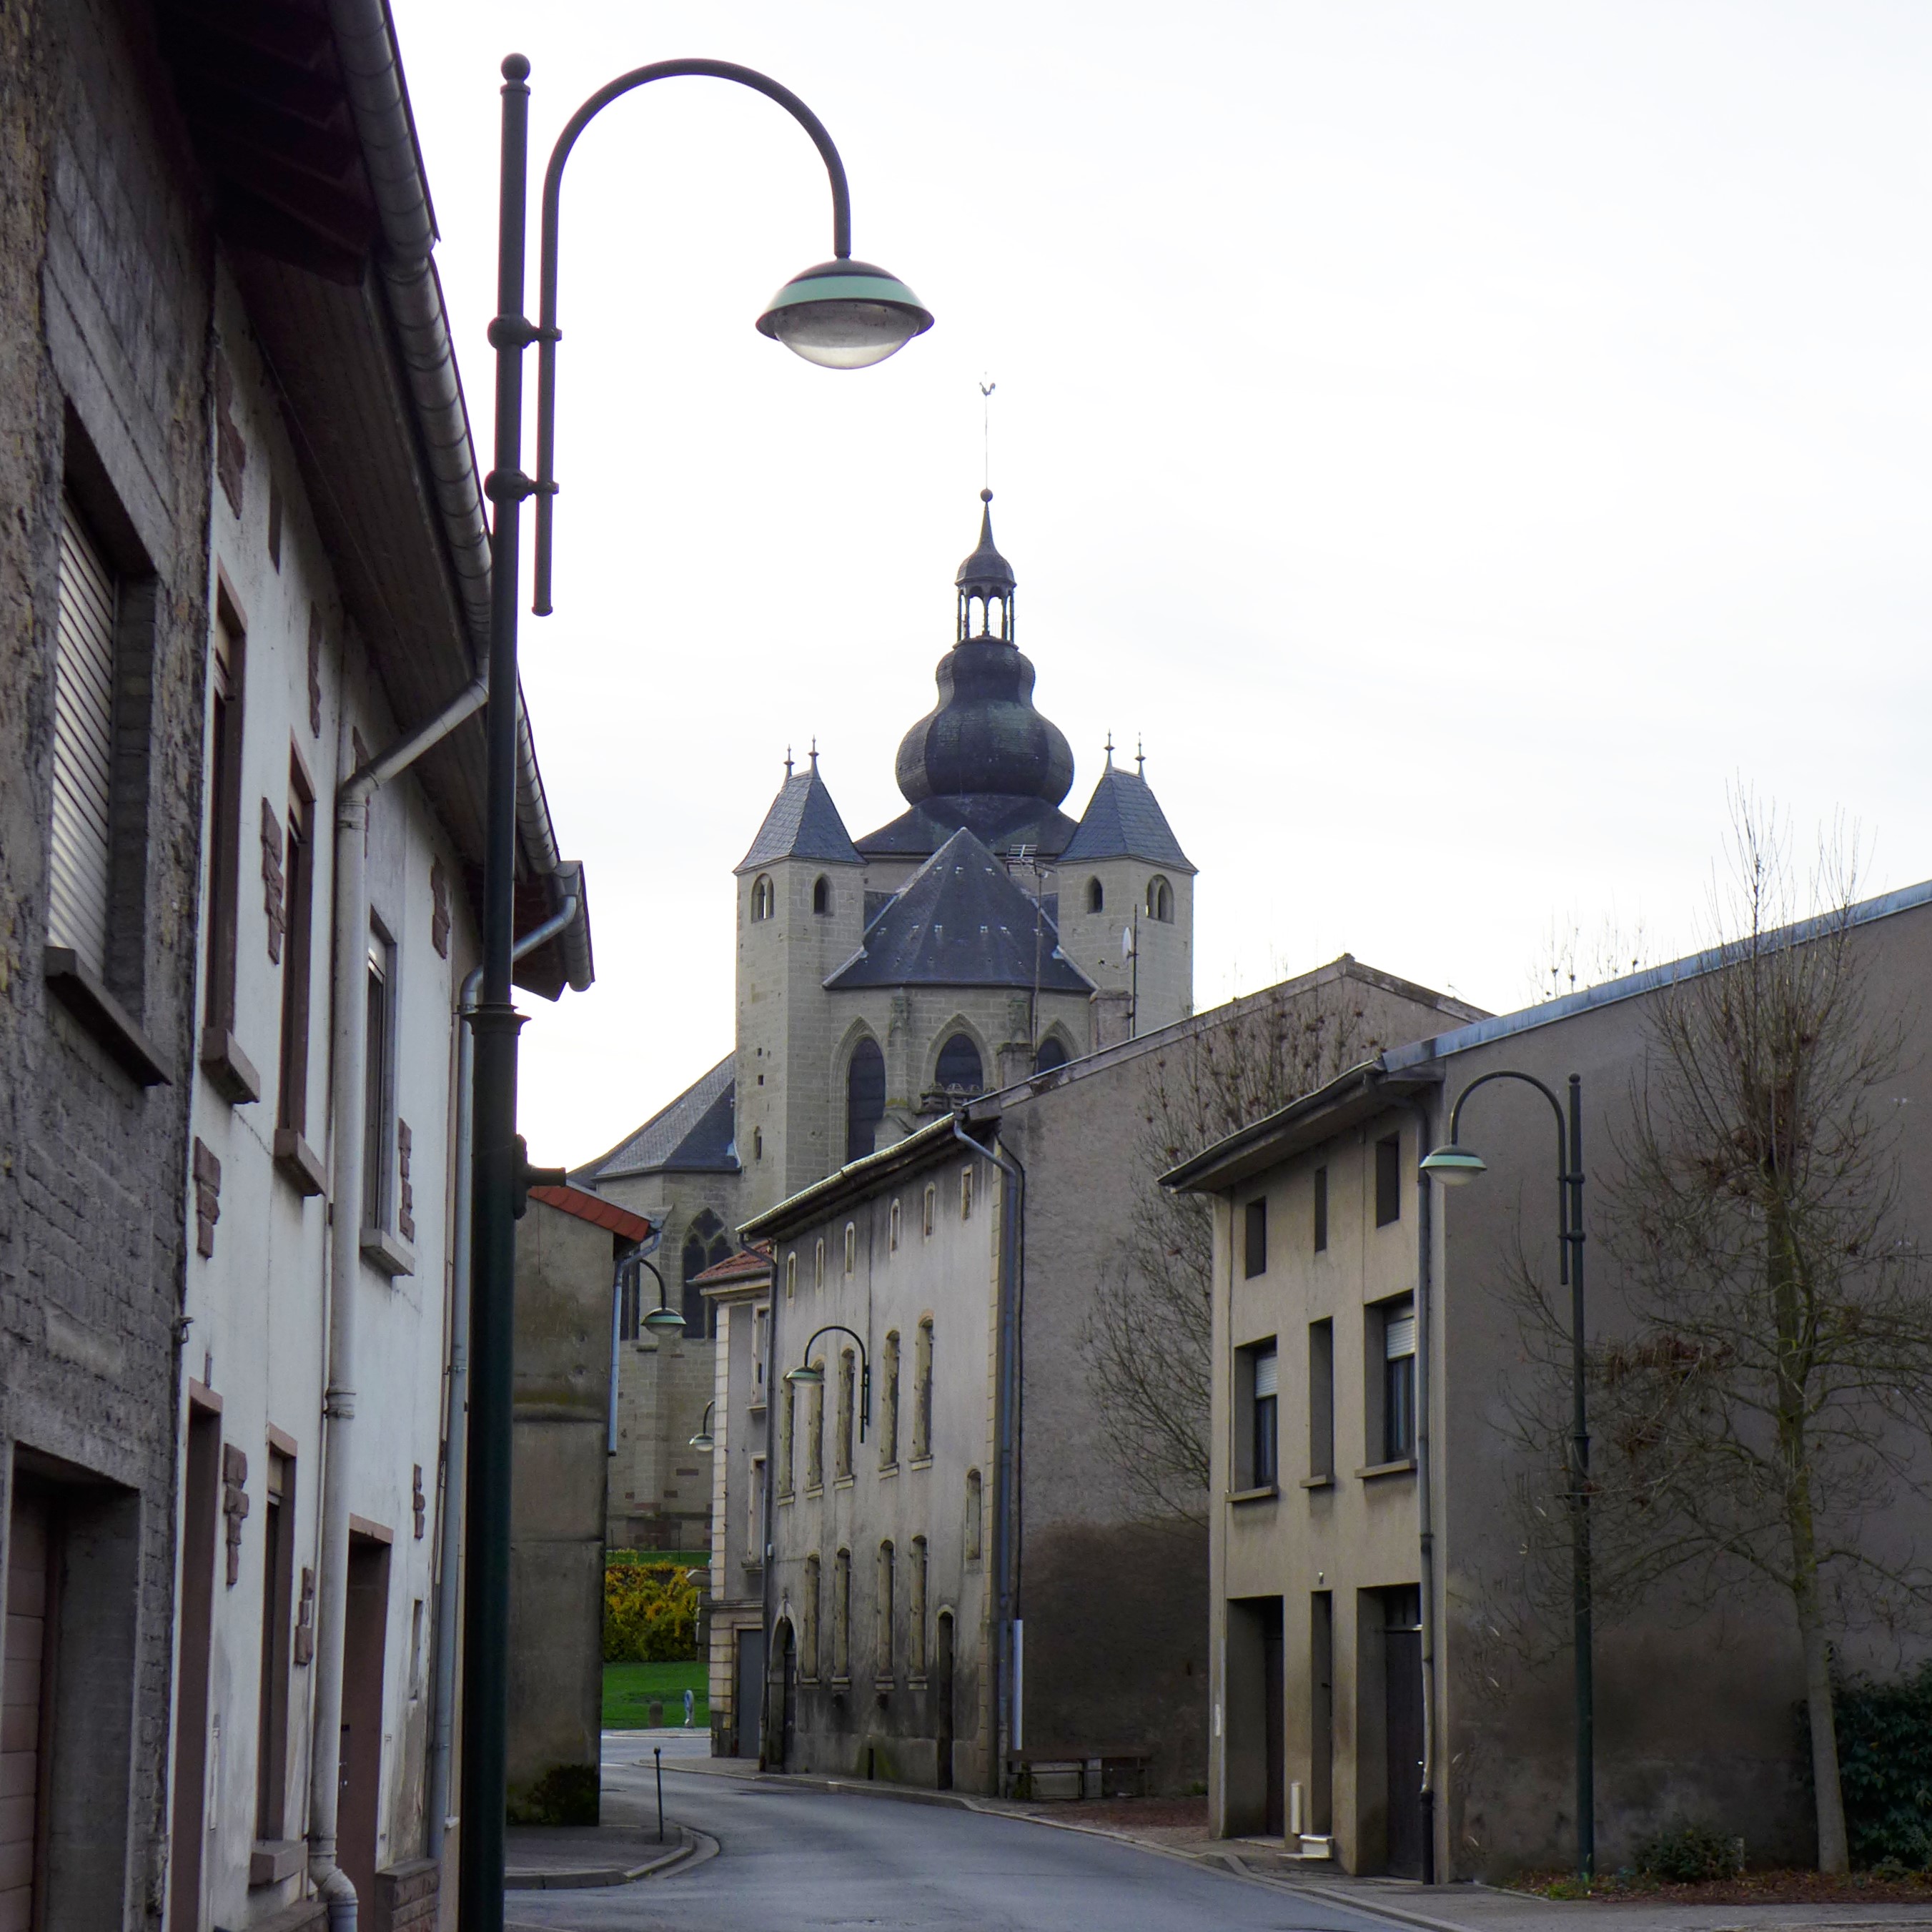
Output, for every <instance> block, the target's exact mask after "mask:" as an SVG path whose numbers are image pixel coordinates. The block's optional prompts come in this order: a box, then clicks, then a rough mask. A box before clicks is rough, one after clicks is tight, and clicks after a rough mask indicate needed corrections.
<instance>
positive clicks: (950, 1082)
mask: <svg viewBox="0 0 1932 1932" xmlns="http://www.w3.org/2000/svg"><path fill="white" fill-rule="evenodd" d="M938 1078H939V1084H940V1085H941V1086H942V1087H943V1088H945V1090H946V1091H947V1093H949V1094H981V1093H984V1092H985V1091H986V1073H985V1070H984V1069H983V1067H981V1065H980V1049H978V1048H977V1046H974V1044H973V1043H972V1041H971V1040H970V1039H968V1037H967V1036H966V1035H965V1034H963V1033H956V1034H953V1036H952V1037H950V1039H949V1040H947V1043H946V1044H945V1045H944V1046H942V1047H941V1049H939V1072H938Z"/></svg>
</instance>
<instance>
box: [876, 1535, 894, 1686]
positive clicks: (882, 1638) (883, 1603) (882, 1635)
mask: <svg viewBox="0 0 1932 1932" xmlns="http://www.w3.org/2000/svg"><path fill="white" fill-rule="evenodd" d="M894 1562H895V1557H894V1553H893V1550H892V1545H891V1544H889V1543H882V1544H880V1545H879V1575H878V1586H879V1600H878V1619H879V1624H878V1649H877V1656H878V1666H877V1668H878V1674H879V1675H880V1676H881V1677H889V1676H891V1675H892V1612H893V1610H894V1604H893V1603H892V1586H893V1583H894V1582H895V1577H894V1575H893V1564H894Z"/></svg>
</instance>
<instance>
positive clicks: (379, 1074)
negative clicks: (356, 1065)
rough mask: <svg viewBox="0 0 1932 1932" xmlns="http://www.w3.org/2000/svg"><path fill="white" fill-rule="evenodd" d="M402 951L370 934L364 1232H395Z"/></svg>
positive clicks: (366, 1005)
mask: <svg viewBox="0 0 1932 1932" xmlns="http://www.w3.org/2000/svg"><path fill="white" fill-rule="evenodd" d="M395 973H396V949H395V945H394V944H393V943H392V941H390V940H389V938H388V937H387V936H386V935H385V934H384V933H383V932H382V930H381V929H380V928H377V929H373V930H372V931H371V933H370V935H369V956H368V967H367V969H366V971H365V980H364V998H363V1028H362V1052H363V1061H362V1226H364V1227H365V1228H380V1229H387V1228H388V1226H389V1206H390V1202H389V1196H390V1191H391V1190H390V1187H389V1176H390V1173H391V1169H392V1163H391V1160H390V1154H389V1150H390V1145H391V1143H392V1142H393V1140H394V1139H395V1092H396V1083H395V1055H394V1053H393V1051H392V1049H393V1046H394V1043H395V1037H396V989H395Z"/></svg>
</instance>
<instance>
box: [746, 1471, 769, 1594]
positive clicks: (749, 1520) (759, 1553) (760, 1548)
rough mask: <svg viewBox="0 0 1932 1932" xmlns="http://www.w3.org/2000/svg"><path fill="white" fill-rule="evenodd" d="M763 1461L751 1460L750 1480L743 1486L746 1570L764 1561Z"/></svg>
mask: <svg viewBox="0 0 1932 1932" xmlns="http://www.w3.org/2000/svg"><path fill="white" fill-rule="evenodd" d="M764 1502H765V1459H764V1458H763V1457H762V1456H754V1457H752V1458H751V1481H749V1482H748V1483H747V1484H745V1567H746V1568H751V1566H752V1565H754V1564H755V1565H763V1562H764V1560H765V1525H764Z"/></svg>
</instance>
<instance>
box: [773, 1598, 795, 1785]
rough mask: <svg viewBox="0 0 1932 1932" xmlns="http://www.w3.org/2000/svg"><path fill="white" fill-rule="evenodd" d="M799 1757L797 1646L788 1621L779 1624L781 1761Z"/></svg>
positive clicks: (782, 1763) (783, 1766)
mask: <svg viewBox="0 0 1932 1932" xmlns="http://www.w3.org/2000/svg"><path fill="white" fill-rule="evenodd" d="M797 1760H798V1646H797V1645H796V1643H794V1642H793V1638H792V1628H791V1625H790V1622H785V1623H783V1624H781V1625H779V1626H778V1765H779V1768H780V1769H782V1770H789V1769H790V1768H791V1766H793V1764H795V1763H796V1762H797Z"/></svg>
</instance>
